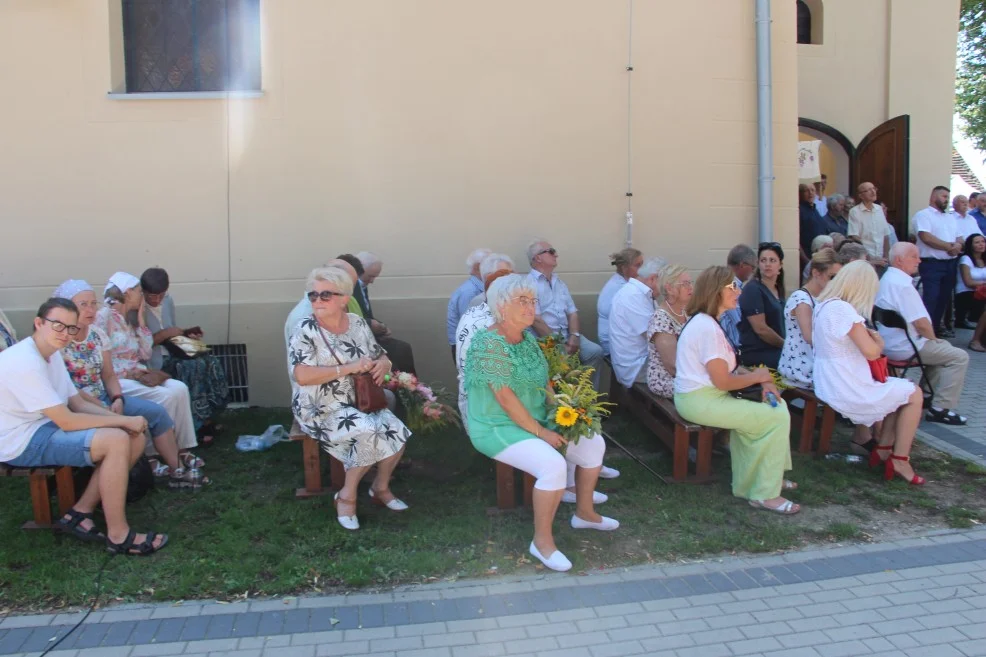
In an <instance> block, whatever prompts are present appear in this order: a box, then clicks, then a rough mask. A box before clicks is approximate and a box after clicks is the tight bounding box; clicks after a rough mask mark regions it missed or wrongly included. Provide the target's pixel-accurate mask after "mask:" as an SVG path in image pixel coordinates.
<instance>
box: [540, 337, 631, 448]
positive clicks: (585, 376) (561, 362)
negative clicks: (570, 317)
mask: <svg viewBox="0 0 986 657" xmlns="http://www.w3.org/2000/svg"><path fill="white" fill-rule="evenodd" d="M538 344H539V345H540V346H541V351H542V352H543V353H544V357H545V359H546V360H547V361H548V402H549V404H553V409H554V421H555V424H557V425H558V433H560V434H561V435H562V436H564V437H565V439H566V440H568V441H569V442H572V443H578V442H579V439H580V438H582V437H588V436H592V435H595V434H597V433H599V432H600V431H601V430H602V419H603V418H604V417H605V416H607V415H609V414H610V412H611V411H610V409H609V407H611V406H615V405H616V404H612V403H610V402H607V401H603V399H605V397H606V396H605V395H604V394H602V393H601V392H599V391H597V390H596V389H595V388H594V387H593V385H592V374H593V372H594V371H595V370H594V369H593V368H591V367H583V366H582V364H581V363H580V361H579V355H578V354H577V353H576V354H569V353H567V352H566V351H565V341H564V340H563V339H562V338H561V336H555V335H549V336H546V337H543V338H541V339H540V340H538Z"/></svg>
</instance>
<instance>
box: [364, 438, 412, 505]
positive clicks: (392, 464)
mask: <svg viewBox="0 0 986 657" xmlns="http://www.w3.org/2000/svg"><path fill="white" fill-rule="evenodd" d="M406 448H407V445H405V446H404V447H401V451H399V452H397V453H396V454H394V455H393V456H388V457H387V458H385V459H384V460H382V461H380V462H379V463H377V476H376V477H374V478H373V485H372V488H373V492H374V493H381V492H384V491H388V492H389V491H390V477H391V475H393V474H394V468H396V467H397V464H398V463H399V462H400V460H401V457H402V456H403V455H404V450H405V449H406ZM392 499H394V495H393V493H391V494H389V495H387V494H384V495H382V496H380V500H381V501H382V502H389V501H390V500H392Z"/></svg>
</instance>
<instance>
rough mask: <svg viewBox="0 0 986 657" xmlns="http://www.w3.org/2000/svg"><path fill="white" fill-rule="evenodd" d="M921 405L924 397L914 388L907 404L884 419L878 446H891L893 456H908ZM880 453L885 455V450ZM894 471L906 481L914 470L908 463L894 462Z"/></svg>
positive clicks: (918, 420)
mask: <svg viewBox="0 0 986 657" xmlns="http://www.w3.org/2000/svg"><path fill="white" fill-rule="evenodd" d="M923 404H924V396H923V394H922V393H921V389H920V388H918V387H917V386H915V388H914V392H912V393H911V396H910V397H909V398H908V399H907V403H906V404H904V405H903V406H901V407H900V408H898V409H897V410H896V411H894V412H893V413H891V414H890V415H888V416H887V417H886V418H884V420H883V426H882V427H881V431H880V433H879V436H880V438H879V443H880V445H881V446H883V447H886V446H888V445H893V453H894V455H895V456H909V455H910V453H911V445H912V444H913V443H914V434H915V433H917V430H918V424H920V422H921V413H922V410H923V408H922V406H923ZM881 451H882V452H883V453H884V454H885V453H886V451H887V450H881ZM881 456H883V454H881ZM884 460H886V459H884ZM894 470H896V471H897V472H899V473H901V474H902V475H904V477H906V478H907V479H908V480H910V479H911V478H912V477H914V469H913V468H912V467H911V464H910V462H908V461H894Z"/></svg>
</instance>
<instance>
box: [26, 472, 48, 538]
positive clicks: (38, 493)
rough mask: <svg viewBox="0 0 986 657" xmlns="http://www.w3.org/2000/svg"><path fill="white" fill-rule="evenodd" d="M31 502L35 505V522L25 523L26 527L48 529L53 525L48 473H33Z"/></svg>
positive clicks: (30, 480) (31, 477) (31, 478)
mask: <svg viewBox="0 0 986 657" xmlns="http://www.w3.org/2000/svg"><path fill="white" fill-rule="evenodd" d="M29 483H30V486H31V504H32V506H33V507H34V522H28V523H25V524H24V525H23V527H24V529H48V528H50V527H51V500H50V497H49V495H50V493H49V491H48V475H36V474H32V475H31V476H30V477H29Z"/></svg>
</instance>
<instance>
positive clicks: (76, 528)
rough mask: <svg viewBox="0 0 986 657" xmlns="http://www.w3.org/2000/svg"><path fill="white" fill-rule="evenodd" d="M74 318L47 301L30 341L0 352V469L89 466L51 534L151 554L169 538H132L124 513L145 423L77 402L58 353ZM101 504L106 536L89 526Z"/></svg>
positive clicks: (66, 305) (67, 304) (68, 309)
mask: <svg viewBox="0 0 986 657" xmlns="http://www.w3.org/2000/svg"><path fill="white" fill-rule="evenodd" d="M78 318H79V311H78V309H77V308H76V306H75V304H74V303H72V302H71V301H69V300H68V299H48V301H46V302H45V303H44V304H42V305H41V307H40V308H39V309H38V314H37V316H36V317H35V319H34V334H33V335H32V336H31V337H29V338H26V339H24V340H22V341H21V342H18V343H17V344H15V345H14V346H12V347H9V348H8V349H5V350H4V351H3V352H0V463H6V464H8V465H11V466H14V467H23V468H29V467H38V466H45V465H48V466H50V465H70V466H78V467H82V466H94V467H95V470H94V472H93V476H92V479H90V481H89V485H88V486H87V487H86V490H85V492H83V493H82V496H81V497H80V498H79V501H78V502H77V503H76V504H75V506H73V507H72V508H71V509H70V510H69V511H68V513H66V514H65V515H64V516H63V517H62V518H59V520H58V522H57V523H56V528H57V529H58V530H60V531H63V532H66V533H69V534H72V535H73V536H75V537H77V538H80V539H82V540H86V541H105V542H106V545H107V547H108V548H109V549H110V551H111V552H114V553H118V554H133V555H146V554H151V553H153V552H156V551H157V550H159V549H161V548H162V547H164V546H165V544H167V542H168V537H167V535H164V534H160V535H157V534H153V533H149V534H146V535H144V534H136V533H135V532H133V531H132V530H131V529H130V526H129V525H128V524H127V519H126V514H125V513H124V506H125V504H126V496H127V483H128V481H129V472H130V467H131V466H132V465H133V464H134V463H135V462H136V461H137V459H138V458H139V457H140V455H141V454H143V452H144V430H145V429H147V420H145V419H144V418H143V417H140V416H136V417H127V416H123V415H117V414H116V413H113V412H112V411H110V410H109V409H106V408H103V407H101V406H98V405H96V404H92V403H90V402H87V401H85V400H84V399H83V398H82V397H81V396H80V395H79V393H78V390H76V388H75V386H74V385H73V384H72V380H71V378H69V375H68V371H67V370H66V369H65V361H64V360H63V359H62V357H61V354H59V353H58V351H59V350H60V349H62V348H63V347H65V346H66V345H67V344H68V341H69V340H71V336H72V335H75V334H78V332H79V327H78V326H77V325H76V322H77V321H78ZM100 503H101V504H102V506H103V513H104V515H105V516H106V528H107V531H106V534H105V535H104V534H103V533H102V532H100V531H98V530H97V529H96V527H95V525H94V523H93V519H92V512H93V510H95V508H96V505H97V504H100Z"/></svg>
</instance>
